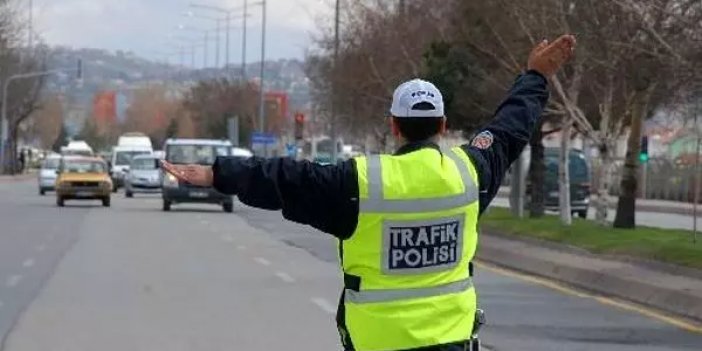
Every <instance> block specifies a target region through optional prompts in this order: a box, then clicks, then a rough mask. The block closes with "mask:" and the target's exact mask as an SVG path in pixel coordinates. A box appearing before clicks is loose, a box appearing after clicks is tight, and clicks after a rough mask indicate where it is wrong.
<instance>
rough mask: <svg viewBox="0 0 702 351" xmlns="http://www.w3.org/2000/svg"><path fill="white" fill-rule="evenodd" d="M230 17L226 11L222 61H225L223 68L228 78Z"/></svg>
mask: <svg viewBox="0 0 702 351" xmlns="http://www.w3.org/2000/svg"><path fill="white" fill-rule="evenodd" d="M231 17H232V13H231V12H229V11H227V19H226V21H227V24H226V26H227V34H225V36H226V38H225V40H226V41H227V42H226V43H224V47H225V49H224V51H225V52H224V61H225V62H224V70H225V72H227V78H230V77H229V29H230V28H231ZM244 17H246V15H244Z"/></svg>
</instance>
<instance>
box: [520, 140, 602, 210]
mask: <svg viewBox="0 0 702 351" xmlns="http://www.w3.org/2000/svg"><path fill="white" fill-rule="evenodd" d="M559 153H560V149H559V148H546V149H545V150H544V162H545V165H546V174H545V176H544V207H545V209H546V210H547V211H558V210H559V206H558V202H559V189H558V157H559ZM527 159H528V158H527ZM568 171H569V175H570V209H571V211H572V213H573V214H577V215H578V217H580V218H586V217H587V211H588V209H589V207H590V181H591V175H590V166H589V165H588V163H587V161H586V159H585V154H583V152H582V151H580V150H570V155H569V158H568ZM530 193H531V186H530V184H527V195H529V194H530ZM530 198H531V197H530V196H528V197H527V202H528V200H529V199H530Z"/></svg>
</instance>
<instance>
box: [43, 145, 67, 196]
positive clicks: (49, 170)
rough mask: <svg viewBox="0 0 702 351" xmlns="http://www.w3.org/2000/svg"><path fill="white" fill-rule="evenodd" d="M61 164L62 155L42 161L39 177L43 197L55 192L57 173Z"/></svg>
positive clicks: (53, 155) (48, 157)
mask: <svg viewBox="0 0 702 351" xmlns="http://www.w3.org/2000/svg"><path fill="white" fill-rule="evenodd" d="M60 164H61V155H58V154H52V155H49V156H47V157H46V158H45V159H44V161H42V163H41V167H40V168H39V173H38V175H37V183H38V184H39V195H42V196H43V195H44V194H46V192H47V191H53V190H54V189H55V187H56V171H57V170H58V169H59V165H60Z"/></svg>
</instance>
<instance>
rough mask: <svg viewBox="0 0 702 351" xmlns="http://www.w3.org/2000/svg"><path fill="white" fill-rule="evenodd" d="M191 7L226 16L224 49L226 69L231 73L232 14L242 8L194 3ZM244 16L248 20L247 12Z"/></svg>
mask: <svg viewBox="0 0 702 351" xmlns="http://www.w3.org/2000/svg"><path fill="white" fill-rule="evenodd" d="M190 7H192V8H198V9H203V10H210V11H216V12H218V13H220V14H223V15H224V21H225V31H226V32H225V43H224V47H225V49H224V60H225V62H224V68H225V69H226V70H227V72H229V65H230V63H231V61H230V60H229V54H230V50H229V44H230V40H229V37H230V32H231V28H232V26H231V21H232V19H234V17H232V14H234V13H239V12H241V9H240V8H233V9H227V8H224V7H219V6H212V5H203V4H193V3H191V4H190ZM242 16H243V17H244V18H246V16H247V14H246V11H245V10H244V12H243V14H242ZM218 40H219V39H218ZM218 67H219V65H218Z"/></svg>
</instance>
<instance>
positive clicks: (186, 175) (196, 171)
mask: <svg viewBox="0 0 702 351" xmlns="http://www.w3.org/2000/svg"><path fill="white" fill-rule="evenodd" d="M161 168H163V170H164V171H166V172H168V173H170V174H172V175H173V176H174V177H176V178H178V179H179V180H181V181H184V182H186V183H190V184H192V185H195V186H202V187H210V186H212V183H213V179H214V175H213V174H212V167H210V166H202V165H174V164H172V163H170V162H167V161H161Z"/></svg>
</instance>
